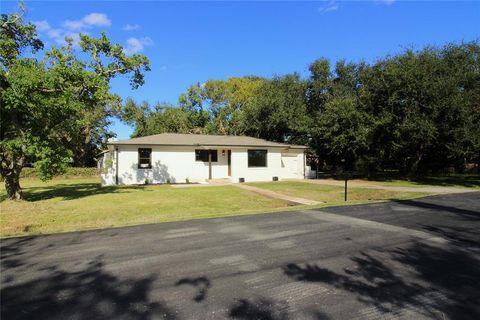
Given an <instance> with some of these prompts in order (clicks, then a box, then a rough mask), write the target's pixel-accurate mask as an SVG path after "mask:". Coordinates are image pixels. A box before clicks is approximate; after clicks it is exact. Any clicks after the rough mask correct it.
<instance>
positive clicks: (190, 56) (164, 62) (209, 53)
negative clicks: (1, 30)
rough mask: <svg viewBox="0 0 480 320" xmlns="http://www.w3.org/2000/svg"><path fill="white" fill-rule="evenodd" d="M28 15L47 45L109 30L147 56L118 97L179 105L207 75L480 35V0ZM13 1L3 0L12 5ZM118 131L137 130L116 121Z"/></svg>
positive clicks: (114, 6)
mask: <svg viewBox="0 0 480 320" xmlns="http://www.w3.org/2000/svg"><path fill="white" fill-rule="evenodd" d="M25 3H26V6H27V10H28V12H27V15H26V20H29V21H32V22H34V23H35V24H36V25H37V30H38V33H39V36H40V38H41V39H42V40H43V41H44V42H45V43H46V45H47V47H48V46H52V45H59V44H61V43H62V42H63V41H64V40H63V39H64V37H65V35H68V36H71V37H73V38H74V39H76V38H78V33H79V32H83V33H88V34H90V35H94V36H95V35H98V34H99V33H100V32H101V31H106V32H107V36H108V37H109V38H110V39H111V40H112V41H114V42H117V43H120V44H122V45H123V46H124V48H125V52H126V53H127V54H133V53H142V54H145V55H146V56H147V57H148V58H149V59H150V63H151V69H152V70H151V71H150V72H148V73H147V74H146V77H145V85H143V86H142V87H141V88H139V89H137V90H132V89H131V88H130V87H129V82H128V79H127V78H119V79H115V80H114V81H113V82H112V91H113V92H114V93H117V94H119V95H120V96H121V97H122V98H126V97H132V98H134V99H135V100H138V101H143V100H145V101H148V102H150V103H151V104H154V103H156V102H167V103H170V104H176V103H177V101H178V96H179V95H180V94H181V93H183V92H185V91H186V90H187V88H188V87H189V86H190V85H192V84H196V83H204V82H205V81H207V80H209V79H227V78H229V77H233V76H246V75H256V76H264V77H271V76H273V75H282V74H286V73H292V72H299V73H300V74H301V75H302V76H304V77H308V65H309V64H310V63H312V62H313V61H314V60H315V59H318V58H321V57H326V58H328V59H330V61H331V62H332V63H335V61H337V60H340V59H346V60H348V61H354V62H356V61H361V60H365V61H367V62H374V61H375V60H376V59H378V58H381V57H383V56H385V55H387V54H395V53H398V52H401V51H402V50H404V49H405V48H412V47H413V48H417V49H420V48H422V47H424V46H426V45H443V44H445V43H448V42H460V41H471V40H475V39H479V38H480V22H479V21H480V1H466V2H463V1H451V2H447V1H436V2H435V1H420V2H417V1H400V0H397V1H395V0H383V1H382V0H375V1H316V2H298V1H297V2H286V1H282V2H272V1H263V2H252V1H249V2H234V1H222V2H205V1H195V2H184V1H181V2H164V1H152V0H150V1H26V2H25ZM16 7H17V2H16V1H8V0H7V1H5V0H2V2H1V3H0V11H1V12H2V13H6V12H12V10H14V9H15V8H16ZM110 129H111V130H112V131H113V132H115V133H116V134H117V138H119V139H126V138H129V136H130V134H131V133H132V132H133V128H131V127H129V126H127V125H125V124H122V123H121V122H120V121H118V120H115V121H114V122H113V124H112V126H111V127H110Z"/></svg>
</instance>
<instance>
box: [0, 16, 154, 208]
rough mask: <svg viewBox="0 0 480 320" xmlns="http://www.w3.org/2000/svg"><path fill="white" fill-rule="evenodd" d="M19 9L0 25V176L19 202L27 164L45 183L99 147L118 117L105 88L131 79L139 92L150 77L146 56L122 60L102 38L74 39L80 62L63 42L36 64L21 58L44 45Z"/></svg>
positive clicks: (118, 101) (122, 55)
mask: <svg viewBox="0 0 480 320" xmlns="http://www.w3.org/2000/svg"><path fill="white" fill-rule="evenodd" d="M21 9H22V10H21V12H20V13H13V14H2V16H1V19H0V47H1V48H2V49H1V50H0V61H1V71H0V79H1V93H0V102H1V120H0V126H1V142H0V160H1V175H2V178H3V179H4V180H5V186H6V189H7V193H8V196H9V197H10V198H16V199H19V198H22V193H21V188H20V184H19V176H20V172H21V170H22V168H23V167H24V166H25V164H26V161H29V162H32V163H34V166H35V168H36V170H37V172H38V174H39V176H40V177H41V178H42V179H44V180H46V179H49V178H51V177H52V176H53V175H56V174H59V173H62V172H63V171H64V170H65V168H66V166H67V165H69V164H71V163H72V162H73V158H74V156H76V155H78V154H79V153H81V152H82V148H83V147H84V146H86V145H87V146H88V144H89V143H90V142H91V141H92V140H95V142H96V143H98V142H99V141H100V140H102V138H103V137H102V135H105V132H106V125H107V124H108V117H109V116H111V115H113V114H115V113H116V112H118V111H119V110H120V106H121V99H120V97H119V96H118V95H116V94H113V93H112V92H111V91H110V85H109V82H110V80H111V79H113V78H114V77H116V76H117V75H121V74H122V75H123V74H129V75H130V84H131V86H132V87H133V88H137V87H138V86H140V85H142V84H143V82H144V79H143V73H144V72H145V71H148V70H149V61H148V59H147V58H146V57H145V56H143V55H132V56H127V55H126V54H125V53H124V52H123V48H122V47H121V46H120V45H118V44H113V43H111V42H110V40H109V39H108V38H107V36H106V35H105V34H102V35H101V36H100V37H99V38H94V37H90V36H88V35H81V36H80V48H79V51H80V52H81V53H83V54H82V55H81V56H82V58H80V55H79V54H77V52H76V49H75V48H74V46H73V41H72V39H68V38H67V39H66V45H65V46H63V47H60V48H56V47H53V48H52V49H50V50H48V51H47V52H43V55H42V56H40V55H33V56H32V55H30V56H29V55H26V54H23V53H25V52H26V51H31V52H33V53H35V52H38V51H39V50H42V49H43V44H42V42H41V41H40V40H39V39H38V38H37V36H36V32H35V26H34V25H33V24H31V23H28V22H25V21H24V20H23V14H24V10H23V8H21ZM74 151H75V152H74Z"/></svg>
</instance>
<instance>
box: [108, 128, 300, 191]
mask: <svg viewBox="0 0 480 320" xmlns="http://www.w3.org/2000/svg"><path fill="white" fill-rule="evenodd" d="M107 145H108V150H107V151H106V152H104V154H103V158H102V159H101V161H100V163H101V167H102V174H101V178H102V185H117V184H144V183H185V182H187V181H188V182H204V181H208V180H210V179H224V180H225V181H230V182H244V181H245V182H249V181H272V180H277V179H279V180H281V179H285V178H301V179H303V178H304V177H305V150H306V148H307V147H305V146H299V145H289V144H283V143H277V142H271V141H266V140H263V139H257V138H252V137H246V136H218V135H201V134H176V133H162V134H157V135H152V136H146V137H140V138H133V139H129V140H119V141H109V142H108V144H107Z"/></svg>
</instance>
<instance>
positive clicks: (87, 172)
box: [20, 167, 98, 178]
mask: <svg viewBox="0 0 480 320" xmlns="http://www.w3.org/2000/svg"><path fill="white" fill-rule="evenodd" d="M95 176H98V172H97V168H75V167H70V168H67V171H66V172H65V173H64V174H62V175H60V176H57V177H61V178H68V177H95ZM20 178H38V176H37V172H36V170H35V168H23V169H22V172H21V173H20Z"/></svg>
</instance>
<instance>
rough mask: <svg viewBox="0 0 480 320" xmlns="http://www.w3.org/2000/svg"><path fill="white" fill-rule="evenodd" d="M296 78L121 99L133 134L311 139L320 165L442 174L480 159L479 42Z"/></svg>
mask: <svg viewBox="0 0 480 320" xmlns="http://www.w3.org/2000/svg"><path fill="white" fill-rule="evenodd" d="M309 71H310V74H309V76H308V78H306V79H304V78H302V77H300V75H298V74H288V75H284V76H274V77H273V78H270V79H267V78H260V77H240V78H229V79H227V80H209V81H207V82H206V83H205V84H203V85H200V84H196V85H193V86H191V87H190V88H188V90H187V92H185V93H184V94H182V95H181V96H180V98H179V105H178V106H168V105H161V104H159V105H156V106H154V107H153V108H152V107H150V106H149V105H148V104H147V103H143V104H138V103H136V102H134V101H133V100H131V99H129V100H128V101H127V103H126V105H125V107H124V113H123V119H124V120H125V121H126V122H127V123H130V124H132V125H134V126H135V132H134V136H143V135H150V134H156V133H161V132H182V133H207V134H233V135H249V136H254V137H259V138H264V139H268V140H273V141H280V142H289V143H300V144H305V145H309V146H310V147H311V150H312V152H313V153H316V154H317V155H318V156H320V159H321V162H322V164H323V165H324V166H326V167H329V166H339V165H341V164H342V165H343V164H344V163H346V164H347V166H348V167H349V168H350V169H353V170H358V171H361V172H365V173H373V172H379V171H383V170H396V171H399V172H400V173H402V174H408V175H417V174H421V173H435V172H441V171H442V170H444V169H445V168H449V167H452V166H453V167H455V168H456V170H457V171H460V172H461V171H462V170H463V169H464V168H465V165H466V164H467V163H478V162H479V161H480V47H479V42H478V41H472V42H468V43H461V44H448V45H445V46H443V47H426V48H424V49H422V50H419V51H415V50H405V51H404V52H402V53H400V54H397V55H393V56H386V57H384V58H382V59H379V60H378V61H376V62H374V63H365V62H361V63H350V62H346V61H339V62H337V63H336V64H335V65H334V66H332V65H331V64H330V62H329V61H328V60H327V59H319V60H316V61H314V62H313V63H312V64H311V65H310V68H309Z"/></svg>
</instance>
